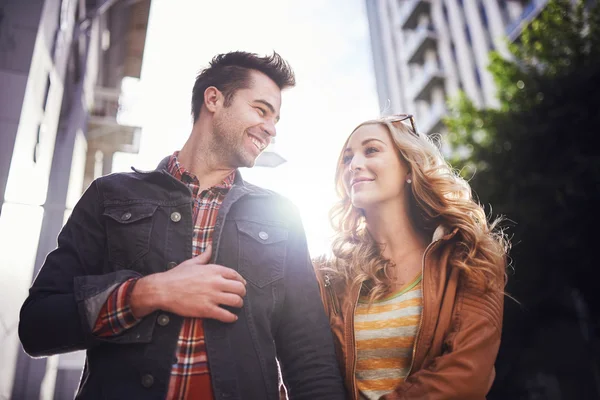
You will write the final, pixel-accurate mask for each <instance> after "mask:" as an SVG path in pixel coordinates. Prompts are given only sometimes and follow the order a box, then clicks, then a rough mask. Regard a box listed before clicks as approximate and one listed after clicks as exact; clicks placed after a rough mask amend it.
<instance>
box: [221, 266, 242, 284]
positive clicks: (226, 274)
mask: <svg viewBox="0 0 600 400" xmlns="http://www.w3.org/2000/svg"><path fill="white" fill-rule="evenodd" d="M221 276H222V277H223V278H225V279H232V280H236V281H240V282H242V283H243V284H244V285H245V284H246V280H245V279H244V277H243V276H241V275H240V274H239V273H238V272H237V271H236V270H233V269H231V268H227V267H222V269H221Z"/></svg>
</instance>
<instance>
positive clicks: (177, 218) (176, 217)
mask: <svg viewBox="0 0 600 400" xmlns="http://www.w3.org/2000/svg"><path fill="white" fill-rule="evenodd" d="M171 221H173V222H179V221H181V214H179V213H178V212H177V211H175V212H174V213H172V214H171Z"/></svg>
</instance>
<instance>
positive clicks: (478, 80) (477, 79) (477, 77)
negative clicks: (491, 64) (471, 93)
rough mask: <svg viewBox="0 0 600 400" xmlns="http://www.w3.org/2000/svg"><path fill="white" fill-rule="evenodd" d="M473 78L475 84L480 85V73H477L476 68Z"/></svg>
mask: <svg viewBox="0 0 600 400" xmlns="http://www.w3.org/2000/svg"><path fill="white" fill-rule="evenodd" d="M475 80H476V81H477V86H479V87H481V75H479V71H478V70H477V68H475Z"/></svg>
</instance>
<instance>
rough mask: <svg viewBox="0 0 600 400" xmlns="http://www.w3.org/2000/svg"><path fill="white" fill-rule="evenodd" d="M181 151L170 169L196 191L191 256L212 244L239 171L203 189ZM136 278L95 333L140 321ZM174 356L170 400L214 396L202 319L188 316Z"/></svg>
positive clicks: (105, 311)
mask: <svg viewBox="0 0 600 400" xmlns="http://www.w3.org/2000/svg"><path fill="white" fill-rule="evenodd" d="M178 154H179V153H178V152H175V153H174V154H173V155H172V156H171V159H170V160H169V164H168V168H167V169H168V172H169V173H170V174H171V175H172V176H173V177H175V178H176V179H178V180H180V181H182V182H183V183H185V184H186V185H187V186H188V187H189V188H190V190H191V192H192V199H193V207H192V215H193V219H194V232H193V236H192V254H190V256H197V255H199V254H201V253H202V252H204V250H205V249H206V247H208V245H209V244H211V243H212V236H213V231H214V228H215V223H216V220H217V213H218V211H219V208H220V206H221V204H222V203H223V200H224V199H225V195H226V194H227V193H228V192H229V189H230V188H231V186H232V185H233V180H234V177H235V172H232V173H231V174H230V175H228V176H227V177H226V178H225V179H224V180H223V182H221V183H220V184H219V185H217V186H214V187H212V188H209V189H207V190H204V191H202V192H200V182H199V181H198V178H197V177H196V176H194V175H193V174H192V173H190V172H189V171H187V170H185V168H183V166H181V164H179V161H178V160H177V156H178ZM135 281H136V280H135V279H130V280H128V281H126V282H125V283H123V284H121V285H120V286H119V287H118V288H117V289H115V290H114V291H113V292H112V294H111V295H110V296H109V298H108V300H107V301H106V303H105V304H104V306H103V308H102V310H101V311H100V315H99V316H98V319H97V320H96V326H95V328H94V330H93V332H94V334H95V335H98V336H104V337H108V336H114V335H118V334H120V333H122V332H123V331H125V330H127V329H129V328H131V327H133V326H134V325H135V324H137V323H138V322H139V320H137V319H136V318H135V317H134V316H133V313H132V312H131V308H130V306H129V295H130V294H131V290H132V289H133V286H134V284H135ZM174 356H175V357H176V362H175V363H173V365H172V366H171V379H170V381H169V391H168V393H167V397H166V398H167V399H168V400H175V399H207V400H210V399H213V398H214V395H213V392H212V385H211V381H210V373H209V369H208V358H207V354H206V346H205V342H204V328H203V324H202V319H199V318H185V319H184V321H183V325H182V327H181V330H180V332H179V339H178V340H177V347H176V351H175V354H174Z"/></svg>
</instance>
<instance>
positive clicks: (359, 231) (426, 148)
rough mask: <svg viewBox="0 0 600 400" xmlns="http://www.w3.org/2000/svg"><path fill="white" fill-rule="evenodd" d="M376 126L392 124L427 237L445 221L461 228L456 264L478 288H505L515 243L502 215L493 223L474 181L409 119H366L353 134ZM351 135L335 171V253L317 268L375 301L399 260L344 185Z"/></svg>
mask: <svg viewBox="0 0 600 400" xmlns="http://www.w3.org/2000/svg"><path fill="white" fill-rule="evenodd" d="M372 124H381V125H383V126H385V127H386V128H387V131H388V133H389V135H390V138H391V139H392V142H393V143H394V144H395V146H396V149H397V151H398V156H399V157H401V158H402V159H403V160H404V161H405V162H406V163H407V165H408V168H409V171H411V172H412V177H411V179H412V184H410V185H409V187H410V189H409V190H410V192H409V196H410V199H409V204H410V206H411V207H410V208H411V210H410V212H411V217H412V221H413V223H414V224H415V226H416V227H417V229H420V230H421V231H422V232H423V233H424V234H425V235H427V237H432V235H433V232H434V230H435V229H436V228H437V227H438V226H440V225H442V226H444V227H446V228H447V229H456V230H457V233H456V235H455V238H456V246H455V247H454V251H453V253H452V255H451V256H450V259H449V263H450V266H451V267H454V268H458V269H459V270H460V271H461V272H462V273H463V274H464V275H465V276H466V277H468V278H469V279H468V281H469V282H471V283H472V284H474V285H476V287H480V288H483V289H484V290H486V291H487V290H500V291H503V287H504V281H505V265H506V255H507V251H508V247H509V242H508V240H507V239H506V237H505V235H504V233H503V232H502V230H500V229H498V223H499V219H496V220H495V221H493V222H488V220H487V218H486V215H485V212H484V210H483V208H482V207H481V206H480V205H479V204H478V203H476V202H475V201H474V200H473V197H472V194H471V188H470V186H469V184H468V183H467V182H466V181H465V180H464V179H463V178H461V177H460V176H459V175H458V173H456V172H455V171H454V170H453V169H452V168H451V167H450V166H449V165H448V163H447V162H446V161H445V160H444V157H443V156H442V154H441V152H440V150H439V149H438V147H437V146H436V144H435V143H434V142H433V141H432V139H430V138H429V137H428V136H426V135H424V134H420V133H416V132H415V131H413V129H411V128H410V127H409V126H408V125H407V124H405V123H404V122H401V121H399V122H392V120H391V119H390V118H389V117H388V118H381V119H377V120H371V121H366V122H363V123H362V124H360V125H359V126H357V127H356V128H355V129H354V131H352V133H354V132H355V131H356V130H357V129H358V128H360V127H362V126H364V125H372ZM351 136H352V134H350V136H349V137H348V139H347V140H346V142H345V143H344V146H343V147H342V152H341V154H340V156H339V159H338V164H337V169H336V174H335V185H336V191H337V194H338V196H339V199H340V200H339V201H338V202H337V203H336V204H335V206H334V207H333V208H332V209H331V212H330V218H331V223H332V225H333V228H334V231H335V234H334V240H333V244H332V251H333V257H332V258H330V259H326V258H321V259H319V260H317V266H318V268H320V269H322V270H323V271H325V272H326V273H327V274H328V275H330V277H332V278H333V279H336V280H337V279H341V280H343V281H345V284H346V285H347V286H350V287H352V286H354V285H362V293H363V295H367V296H368V297H369V300H370V301H371V302H372V301H373V300H376V299H379V298H381V297H383V296H385V295H386V294H387V293H388V292H389V290H390V287H391V282H390V279H389V275H388V271H389V268H390V267H391V266H393V263H392V262H391V261H390V260H388V259H385V258H384V257H383V256H382V254H381V246H380V245H379V244H378V243H376V242H375V241H374V240H373V238H372V237H371V235H370V234H369V232H368V230H367V227H366V221H365V217H364V215H363V213H362V211H361V210H360V209H357V208H355V207H353V206H352V203H351V200H350V197H349V196H348V194H347V192H346V190H345V188H344V184H343V180H342V174H343V172H344V168H345V167H346V166H345V165H344V163H343V157H344V149H345V148H346V146H347V144H348V141H349V140H350V137H351Z"/></svg>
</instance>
